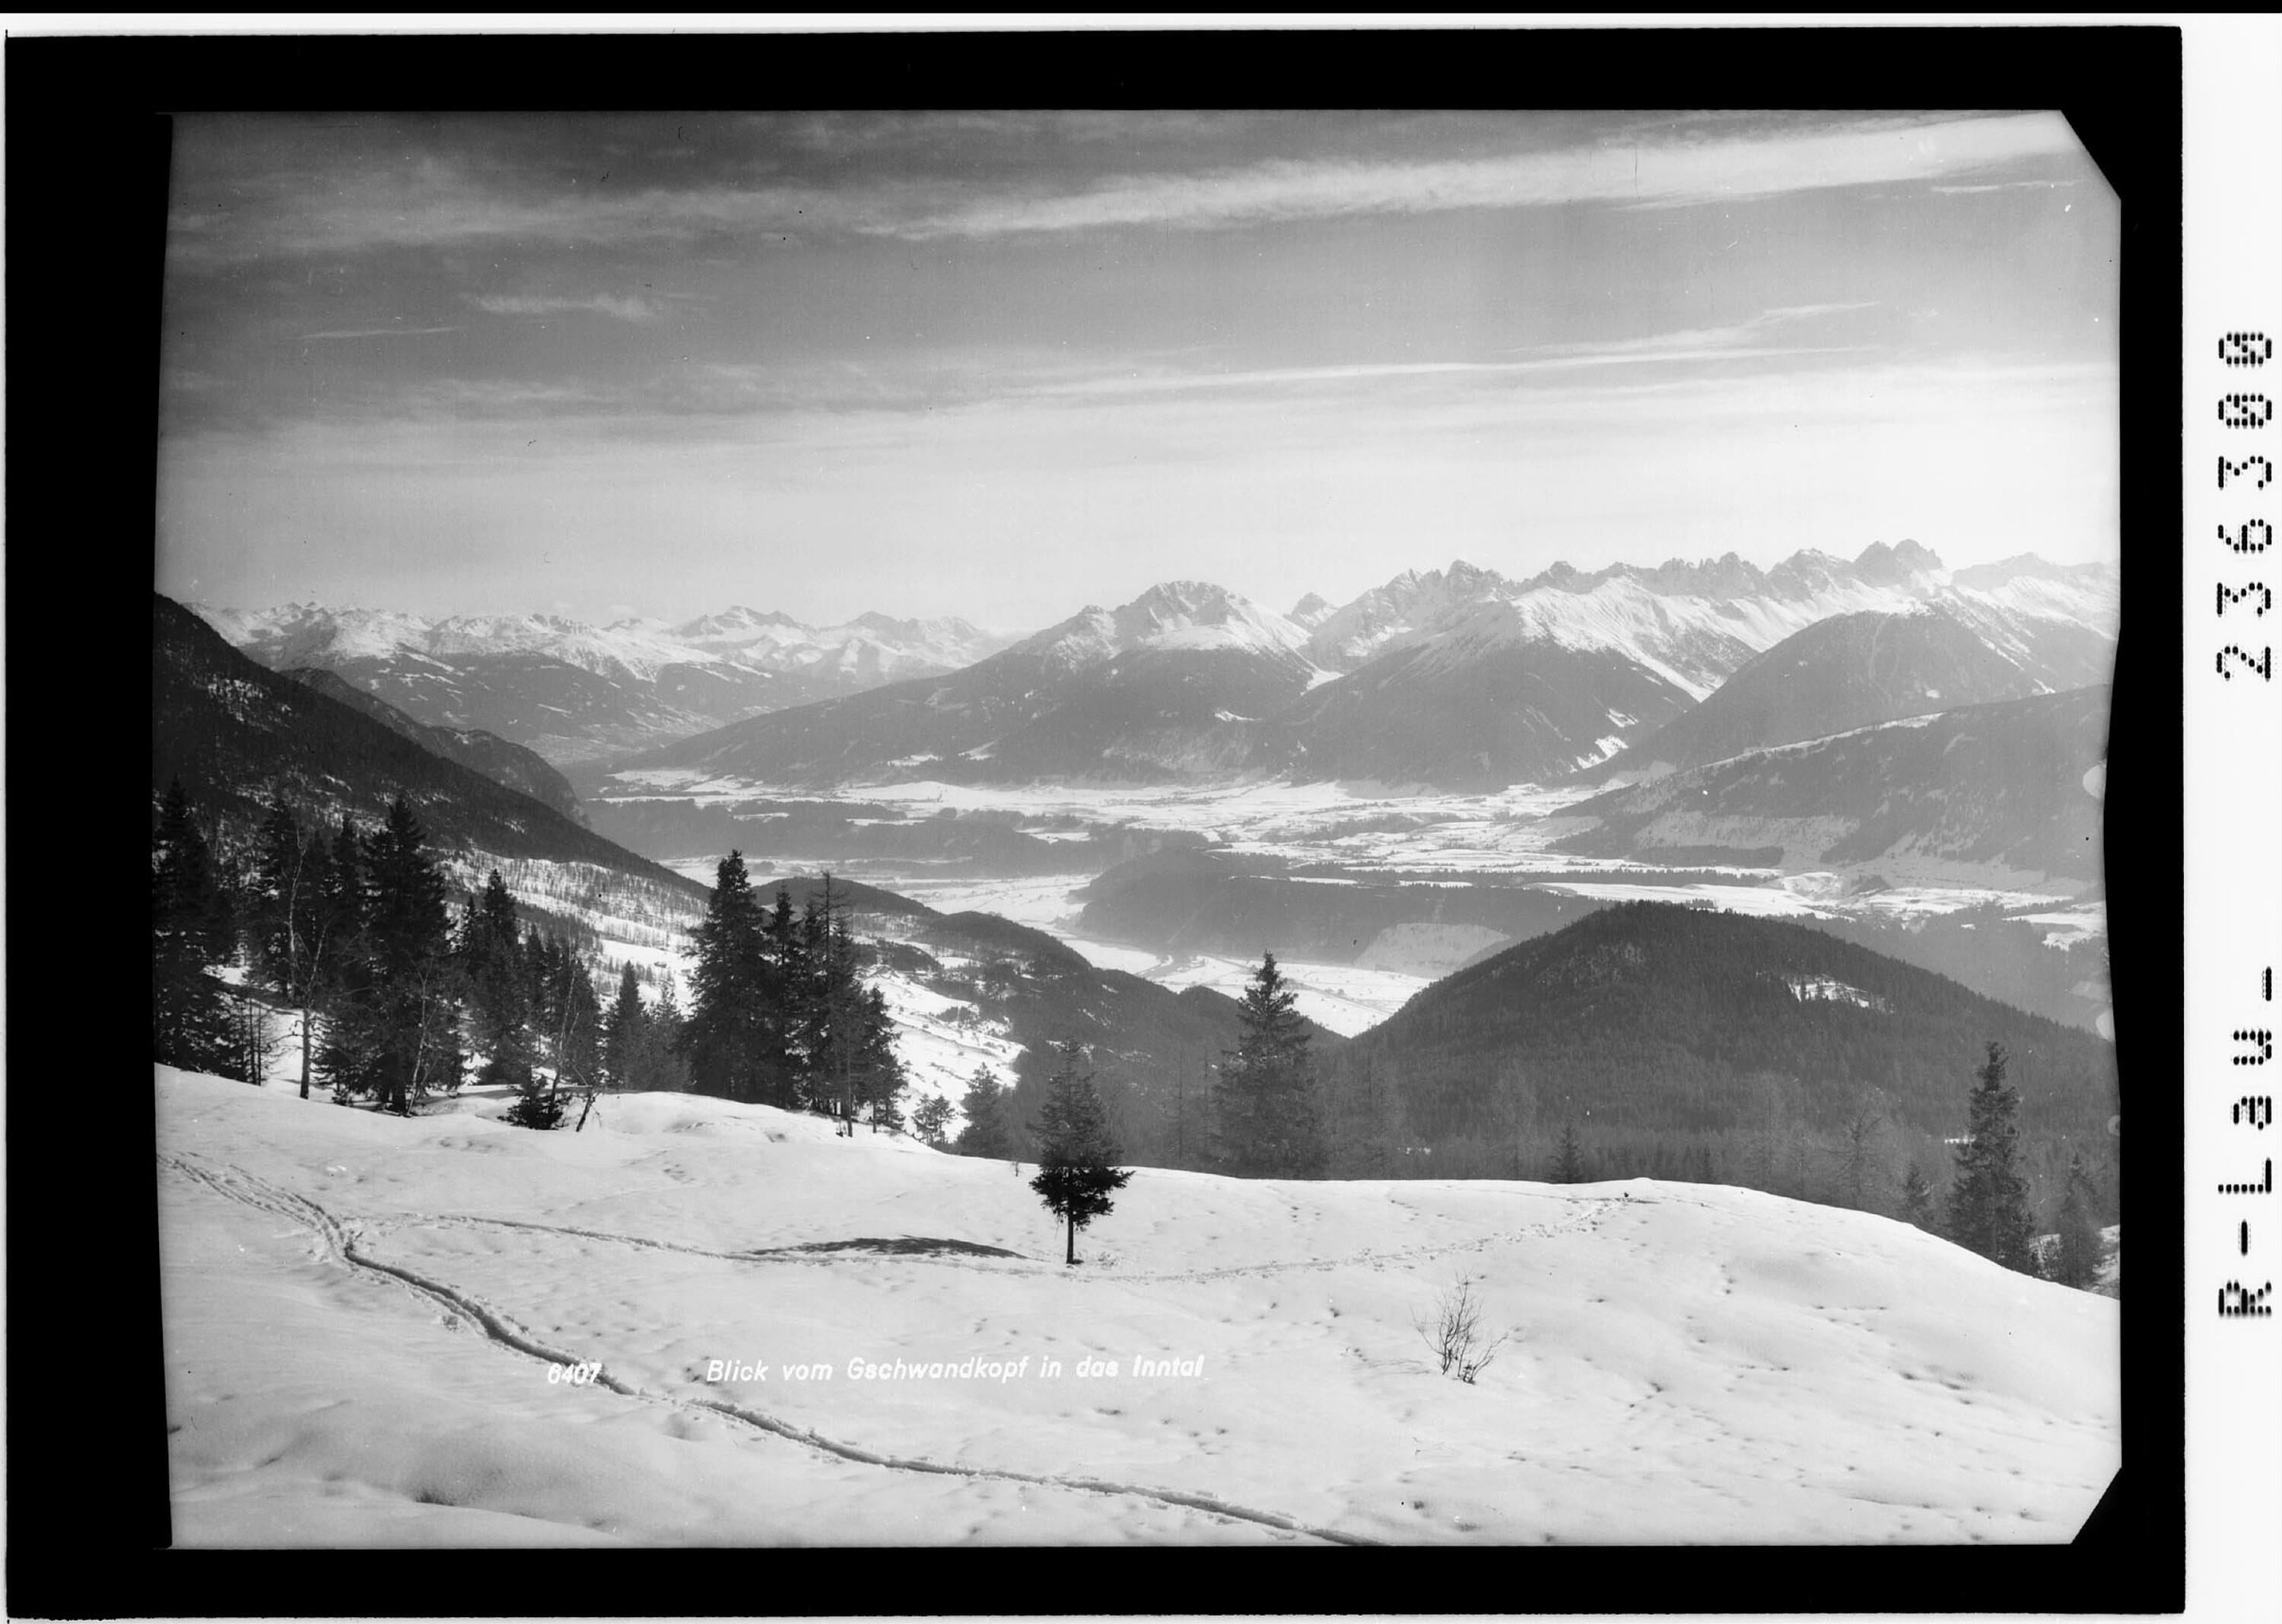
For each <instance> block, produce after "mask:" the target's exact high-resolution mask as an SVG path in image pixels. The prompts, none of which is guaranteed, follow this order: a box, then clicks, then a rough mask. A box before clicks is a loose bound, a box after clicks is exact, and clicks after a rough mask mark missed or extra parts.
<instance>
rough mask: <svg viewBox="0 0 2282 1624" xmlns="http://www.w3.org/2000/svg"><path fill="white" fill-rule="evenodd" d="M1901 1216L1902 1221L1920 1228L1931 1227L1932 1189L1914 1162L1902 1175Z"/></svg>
mask: <svg viewBox="0 0 2282 1624" xmlns="http://www.w3.org/2000/svg"><path fill="white" fill-rule="evenodd" d="M1901 1217H1902V1222H1903V1223H1905V1224H1916V1225H1917V1226H1918V1227H1919V1228H1920V1229H1922V1230H1930V1229H1931V1228H1933V1189H1932V1186H1930V1185H1928V1184H1927V1183H1926V1179H1925V1174H1924V1173H1923V1172H1922V1171H1921V1170H1920V1169H1919V1167H1918V1164H1917V1163H1916V1162H1911V1163H1910V1166H1909V1171H1907V1172H1906V1173H1904V1174H1903V1175H1902V1212H1901Z"/></svg>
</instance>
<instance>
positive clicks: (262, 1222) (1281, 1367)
mask: <svg viewBox="0 0 2282 1624" xmlns="http://www.w3.org/2000/svg"><path fill="white" fill-rule="evenodd" d="M155 1083H156V1088H157V1092H158V1133H159V1164H158V1169H157V1177H158V1180H159V1214H160V1239H161V1263H162V1286H161V1297H162V1309H163V1316H164V1333H165V1339H166V1366H167V1408H168V1419H169V1434H170V1436H169V1440H168V1443H169V1449H170V1462H171V1471H172V1482H173V1504H174V1511H175V1537H176V1540H177V1542H179V1543H181V1544H183V1545H190V1546H200V1545H203V1546H227V1545H274V1544H313V1545H323V1544H526V1543H527V1544H535V1545H545V1544H604V1543H612V1542H633V1543H660V1542H702V1543H747V1542H750V1543H760V1544H798V1543H858V1544H871V1543H877V1544H893V1543H935V1542H969V1541H972V1542H995V1543H1029V1542H1137V1543H1157V1542H1261V1541H1270V1542H1322V1541H1327V1540H1328V1541H1379V1542H1530V1543H1537V1542H1675V1541H1676V1542H1697V1541H1711V1542H1730V1541H1736V1542H1773V1543H1781V1542H1856V1541H1895V1542H1971V1541H1989V1542H2061V1541H2066V1540H2068V1539H2069V1538H2070V1537H2071V1536H2072V1535H2074V1534H2075V1532H2076V1528H2077V1527H2078V1526H2079V1524H2080V1523H2081V1522H2082V1521H2083V1519H2084V1517H2085V1516H2086V1515H2087V1514H2088V1513H2089V1512H2090V1511H2091V1510H2092V1506H2093V1504H2095V1502H2096V1501H2097V1500H2098V1498H2099V1496H2100V1493H2101V1492H2102V1490H2103V1489H2104V1488H2106V1487H2107V1482H2108V1480H2109V1479H2110V1477H2111V1475H2112V1474H2113V1473H2114V1472H2115V1469H2116V1466H2117V1465H2118V1462H2119V1459H2120V1436H2121V1434H2120V1405H2121V1390H2120V1381H2119V1360H2118V1324H2117V1314H2118V1308H2117V1305H2116V1303H2115V1302H2112V1301H2109V1300H2107V1299H2105V1298H2102V1297H2098V1296H2094V1295H2092V1294H2088V1293H2083V1292H2076V1291H2070V1290H2068V1289H2065V1288H2063V1287H2061V1286H2053V1285H2049V1284H2045V1283H2042V1282H2039V1281H2037V1280H2033V1279H2030V1278H2027V1277H2025V1276H2022V1275H2019V1274H2015V1273H2011V1272H2008V1271H2006V1270H2002V1269H2000V1268H1999V1267H1997V1266H1996V1265H1994V1264H1991V1263H1986V1262H1984V1261H1983V1260H1982V1259H1980V1258H1978V1257H1975V1256H1973V1255H1969V1254H1968V1253H1966V1252H1964V1251H1962V1250H1960V1249H1959V1248H1957V1247H1953V1246H1951V1245H1949V1244H1947V1243H1946V1242H1944V1241H1940V1240H1937V1239H1933V1238H1932V1237H1930V1236H1928V1235H1925V1234H1923V1233H1921V1232H1918V1231H1916V1230H1913V1229H1911V1228H1909V1227H1907V1226H1906V1225H1903V1224H1898V1223H1894V1222H1890V1221H1888V1220H1885V1219H1881V1218H1876V1217H1872V1216H1866V1215H1863V1214H1860V1213H1855V1212H1850V1211H1841V1210H1837V1209H1834V1208H1825V1207H1816V1206H1807V1205H1802V1204H1798V1203H1795V1202H1790V1201H1783V1200H1781V1199H1778V1198H1776V1197H1773V1196H1768V1195H1763V1194H1758V1193H1752V1192H1748V1191H1743V1190H1738V1189H1733V1188H1727V1187H1716V1186H1699V1185H1677V1184H1656V1183H1650V1182H1649V1181H1646V1180H1636V1181H1632V1182H1628V1183H1623V1184H1603V1185H1532V1184H1517V1183H1495V1182H1482V1183H1464V1184H1460V1183H1411V1182H1406V1183H1397V1184H1339V1183H1315V1184H1292V1183H1281V1182H1275V1181H1250V1182H1246V1181H1236V1180H1230V1179H1223V1178H1218V1177H1209V1176H1206V1175H1200V1174H1190V1173H1180V1172H1173V1171H1166V1170H1159V1169H1141V1170H1140V1171H1138V1172H1137V1174H1136V1175H1135V1177H1134V1178H1133V1181H1132V1183H1131V1185H1129V1187H1128V1188H1127V1189H1126V1190H1125V1191H1124V1192H1123V1193H1122V1194H1121V1195H1120V1196H1119V1197H1118V1201H1117V1207H1116V1210H1115V1211H1114V1213H1113V1214H1111V1215H1110V1216H1107V1217H1106V1218H1104V1219H1101V1220H1099V1221H1098V1223H1097V1224H1096V1225H1095V1226H1094V1228H1093V1229H1092V1230H1091V1231H1089V1232H1084V1233H1082V1234H1081V1236H1080V1237H1079V1253H1080V1255H1081V1257H1082V1258H1083V1260H1084V1264H1083V1267H1081V1268H1077V1269H1069V1268H1066V1267H1064V1266H1063V1265H1062V1263H1061V1261H1060V1259H1061V1246H1062V1238H1061V1234H1060V1232H1059V1228H1058V1226H1057V1224H1056V1222H1055V1220H1054V1219H1053V1218H1052V1216H1050V1215H1049V1214H1048V1213H1047V1212H1046V1211H1045V1210H1044V1208H1043V1207H1041V1206H1040V1204H1039V1203H1038V1201H1037V1200H1036V1197H1035V1196H1034V1195H1033V1194H1032V1193H1031V1192H1030V1191H1029V1190H1028V1187H1027V1185H1026V1182H1025V1180H1024V1179H1023V1178H1022V1177H1018V1176H1017V1174H1016V1173H1015V1172H1014V1171H1013V1170H1012V1169H1010V1168H1009V1167H1008V1165H1007V1164H1006V1163H1005V1162H987V1161H979V1160H967V1159H961V1158H957V1157H952V1156H947V1155H943V1154H937V1153H935V1152H933V1151H929V1150H928V1149H926V1148H924V1147H923V1146H920V1145H919V1144H917V1143H916V1142H914V1141H912V1140H910V1139H905V1138H894V1137H890V1136H885V1135H872V1134H869V1133H865V1134H859V1135H858V1137H857V1138H854V1139H852V1140H843V1139H839V1138H834V1135H833V1133H832V1130H831V1128H830V1127H829V1125H828V1124H827V1123H825V1122H823V1121H821V1120H819V1119H814V1118H809V1117H803V1116H796V1115H788V1114H785V1113H782V1112H778V1111H774V1110H771V1109H768V1108H766V1107H757V1106H739V1105H732V1104H728V1103H725V1102H722V1101H718V1100H708V1099H702V1098H698V1097H695V1096H690V1095H659V1094H649V1095H633V1096H626V1097H621V1098H612V1099H607V1100H604V1101H603V1102H602V1105H601V1107H599V1109H598V1111H597V1114H596V1116H595V1118H594V1120H593V1121H591V1122H589V1123H587V1125H586V1130H585V1131H583V1132H579V1133H575V1134H574V1133H570V1132H568V1131H563V1132H555V1133H538V1132H531V1131H524V1130H521V1129H516V1128H514V1127H510V1126H508V1125H507V1124H505V1123H501V1122H498V1121H495V1120H493V1119H492V1117H491V1115H489V1114H490V1113H492V1112H495V1111H496V1110H497V1109H499V1108H500V1105H501V1102H499V1101H493V1100H476V1099H469V1100H461V1101H458V1102H455V1103H456V1106H457V1107H458V1108H455V1109H451V1110H447V1111H446V1112H444V1113H443V1114H439V1115H432V1116H427V1117H420V1118H414V1119H411V1120H397V1119H392V1118H386V1117H382V1116H377V1115H372V1114H370V1113H368V1112H365V1111H362V1110H345V1109H342V1108H340V1107H336V1106H333V1105H331V1104H330V1103H328V1102H325V1101H323V1100H314V1101H309V1102H303V1101H301V1100H298V1099H295V1098H293V1097H292V1094H291V1091H290V1089H287V1088H284V1087H280V1086H272V1087H269V1088H266V1089H257V1088H252V1087H248V1086H246V1085H245V1084H238V1083H230V1082H225V1081H221V1080H219V1079H214V1078H208V1077H203V1076H188V1075H184V1074H181V1073H178V1072H175V1071H172V1070H170V1069H167V1068H157V1070H156V1077H155ZM867 1241H868V1242H873V1243H875V1244H873V1245H870V1246H868V1247H867V1246H865V1245H860V1244H851V1243H862V1242H867ZM1461 1276H1463V1277H1466V1278H1470V1279H1471V1281H1472V1282H1473V1283H1474V1290H1475V1291H1476V1292H1477V1293H1478V1294H1479V1295H1480V1297H1481V1299H1482V1301H1483V1303H1484V1307H1485V1309H1486V1319H1487V1320H1488V1322H1489V1323H1490V1325H1492V1326H1494V1328H1496V1329H1499V1330H1503V1331H1507V1332H1510V1333H1511V1339H1512V1340H1510V1343H1509V1344H1508V1345H1507V1346H1506V1347H1505V1348H1503V1349H1502V1352H1501V1353H1500V1354H1499V1355H1498V1356H1497V1358H1496V1359H1495V1361H1494V1363H1493V1364H1490V1365H1489V1366H1488V1367H1487V1369H1486V1370H1485V1371H1483V1372H1482V1374H1481V1376H1480V1379H1479V1382H1478V1383H1477V1384H1475V1385H1472V1386H1468V1385H1464V1384H1462V1383H1460V1382H1458V1381H1455V1380H1453V1379H1449V1378H1447V1377H1445V1376H1442V1375H1440V1374H1438V1373H1437V1372H1436V1371H1435V1370H1434V1368H1433V1367H1432V1364H1430V1363H1429V1362H1428V1356H1427V1351H1426V1349H1425V1348H1424V1345H1423V1343H1422V1341H1421V1339H1420V1337H1419V1335H1418V1333H1417V1330H1416V1329H1415V1325H1414V1322H1415V1321H1416V1320H1417V1319H1418V1318H1419V1317H1422V1316H1424V1315H1427V1314H1429V1313H1430V1312H1431V1311H1432V1308H1433V1306H1434V1303H1435V1300H1436V1297H1437V1295H1438V1294H1439V1293H1440V1292H1441V1291H1443V1290H1444V1289H1446V1288H1447V1287H1448V1286H1450V1285H1451V1283H1452V1282H1454V1281H1455V1280H1456V1279H1457V1278H1460V1277H1461ZM1136 1356H1143V1357H1146V1358H1149V1359H1152V1360H1158V1359H1164V1360H1170V1361H1173V1362H1175V1365H1174V1370H1175V1373H1167V1374H1157V1373H1152V1374H1145V1375H1137V1374H1136V1371H1135V1365H1134V1360H1135V1357H1136ZM851 1361H856V1362H861V1364H867V1365H873V1366H881V1365H884V1366H885V1367H886V1369H887V1370H888V1371H889V1372H890V1374H889V1375H887V1376H885V1377H875V1378H871V1379H866V1378H865V1377H864V1376H863V1375H861V1374H853V1375H851V1373H850V1371H851V1364H850V1362H851ZM897 1361H902V1362H903V1363H904V1365H905V1366H907V1367H908V1366H918V1367H920V1369H921V1371H923V1372H925V1373H923V1374H921V1375H920V1376H917V1377H910V1376H897V1375H895V1374H893V1373H892V1372H893V1371H895V1368H896V1364H897ZM969 1361H974V1362H976V1365H977V1366H978V1367H980V1368H979V1369H977V1370H975V1371H969V1372H968V1373H964V1374H962V1373H961V1372H962V1371H968V1362H969ZM1025 1361H1027V1364H1025V1363H1024V1362H1025ZM1050 1361H1051V1362H1054V1364H1053V1366H1052V1369H1051V1370H1050V1368H1049V1363H1048V1362H1050ZM1096 1361H1098V1362H1099V1364H1098V1366H1097V1365H1096V1364H1093V1363H1092V1362H1096ZM717 1362H718V1364H717ZM582 1364H583V1365H586V1367H588V1368H593V1369H595V1370H596V1373H595V1374H594V1376H593V1379H591V1380H584V1381H567V1380H563V1379H550V1371H553V1373H554V1374H555V1376H556V1377H557V1378H560V1377H561V1376H562V1374H563V1371H564V1369H565V1368H566V1367H574V1366H581V1365H582ZM795 1364H809V1365H811V1366H813V1367H815V1368H816V1369H818V1370H829V1371H831V1372H832V1374H831V1376H830V1378H829V1379H817V1378H816V1377H815V1376H813V1375H811V1377H810V1379H798V1378H797V1377H795V1376H792V1375H790V1374H788V1371H787V1369H786V1367H787V1366H788V1365H795ZM723 1365H728V1366H734V1367H735V1368H734V1369H726V1370H725V1369H723V1368H721V1367H722V1366H723ZM994 1365H997V1366H1006V1367H1011V1368H1012V1370H1013V1373H1012V1374H1008V1373H1007V1372H1006V1371H997V1372H995V1373H992V1374H983V1373H981V1371H982V1370H987V1369H988V1368H989V1367H991V1366H994ZM756 1366H765V1379H761V1376H760V1374H759V1373H757V1371H755V1370H754V1368H753V1367H756ZM937 1366H942V1367H943V1370H942V1371H937V1369H936V1367H937ZM1113 1366H1114V1373H1113V1371H1112V1368H1111V1367H1113ZM709 1367H711V1369H710V1373H709ZM1096 1370H1098V1372H1099V1373H1091V1374H1089V1373H1086V1372H1088V1371H1096Z"/></svg>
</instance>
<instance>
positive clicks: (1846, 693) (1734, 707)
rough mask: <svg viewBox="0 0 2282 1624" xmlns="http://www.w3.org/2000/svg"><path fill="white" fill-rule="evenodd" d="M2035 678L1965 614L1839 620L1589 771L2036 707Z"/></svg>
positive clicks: (1678, 762) (1784, 646)
mask: <svg viewBox="0 0 2282 1624" xmlns="http://www.w3.org/2000/svg"><path fill="white" fill-rule="evenodd" d="M2037 686H2038V685H2037V677H2036V675H2035V674H2034V673H2033V672H2030V671H2027V670H2024V669H2022V666H2020V665H2019V664H2015V663H2014V662H2013V661H2012V660H2009V659H2007V658H2006V657H2005V656H2004V655H2002V654H2000V653H1999V652H1998V650H1997V649H1996V648H1995V647H1993V646H1992V645H1991V643H1990V642H1989V641H1987V640H1986V639H1985V638H1983V637H1981V636H1979V635H1977V634H1976V633H1974V632H1973V631H1971V630H1969V629H1968V627H1966V626H1964V625H1963V624H1962V623H1961V622H1960V621H1959V620H1958V619H1956V618H1954V617H1952V616H1950V615H1946V614H1944V613H1942V612H1941V611H1940V610H1935V609H1927V610H1922V611H1921V612H1919V613H1917V614H1908V615H1898V614H1891V613H1886V612H1882V611H1868V610H1865V611H1863V612H1860V613H1857V614H1851V615H1833V616H1831V617H1830V618H1828V619H1827V620H1818V621H1816V622H1815V623H1814V624H1813V625H1812V626H1806V627H1804V628H1803V629H1801V630H1799V631H1797V632H1794V633H1791V634H1790V635H1789V637H1786V638H1784V639H1783V640H1782V641H1781V642H1779V643H1777V644H1776V645H1775V646H1774V648H1772V649H1768V650H1767V651H1766V653H1764V654H1761V655H1759V656H1758V657H1756V658H1754V659H1752V660H1750V661H1749V662H1748V663H1746V664H1744V666H1743V669H1742V670H1740V671H1738V672H1735V675H1733V676H1731V677H1729V678H1728V679H1727V680H1726V681H1725V682H1723V683H1721V684H1720V685H1719V688H1717V689H1715V690H1714V691H1713V692H1712V693H1711V696H1710V697H1708V698H1707V699H1705V700H1704V703H1702V704H1700V705H1697V706H1696V707H1695V708H1694V709H1692V710H1690V711H1687V712H1686V713H1684V714H1682V715H1680V716H1679V717H1677V718H1675V719H1673V720H1672V721H1669V722H1667V723H1665V725H1664V726H1663V727H1659V728H1658V729H1657V730H1656V732H1654V733H1652V734H1649V736H1648V737H1646V738H1644V739H1642V741H1641V742H1639V743H1637V744H1634V745H1633V746H1631V747H1630V748H1629V749H1626V750H1623V751H1622V752H1620V753H1619V754H1618V755H1617V756H1616V757H1615V758H1613V759H1611V760H1610V761H1607V762H1603V763H1602V764H1600V765H1597V766H1595V767H1593V768H1591V769H1589V770H1588V772H1589V774H1590V775H1592V776H1595V777H1603V778H1605V776H1606V775H1608V774H1611V773H1624V772H1636V771H1639V770H1642V769H1644V768H1648V767H1649V766H1652V765H1657V764H1661V765H1666V766H1672V767H1693V766H1701V765H1704V763H1705V762H1709V761H1719V760H1723V759H1725V758H1727V757H1729V756H1736V755H1741V754H1742V753H1743V751H1745V750H1761V749H1765V748H1766V747H1768V746H1770V745H1776V744H1793V743H1797V742H1799V741H1800V740H1803V739H1820V738H1824V737H1827V736H1828V735H1829V734H1835V733H1844V732H1846V731H1847V730H1848V729H1850V728H1855V727H1868V726H1870V725H1871V724H1872V723H1874V722H1888V721H1893V720H1895V719H1898V718H1900V717H1906V716H1923V715H1927V714H1929V713H1930V712H1933V711H1952V710H1955V709H1956V708H1957V707H1958V706H1960V705H1977V704H1989V703H1996V702H1998V701H1999V700H2006V699H2025V698H2027V697H2028V696H2029V695H2032V694H2034V693H2036V692H2037Z"/></svg>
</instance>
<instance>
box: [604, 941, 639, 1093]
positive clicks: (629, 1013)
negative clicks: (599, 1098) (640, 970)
mask: <svg viewBox="0 0 2282 1624" xmlns="http://www.w3.org/2000/svg"><path fill="white" fill-rule="evenodd" d="M648 1023H649V1012H648V1010H647V1009H645V1008H643V1007H642V998H641V983H640V979H639V978H638V977H637V976H636V975H635V974H634V967H633V964H632V963H631V962H629V963H628V964H627V965H626V967H625V969H624V970H622V971H621V972H619V975H618V996H617V1001H616V1002H614V1003H613V1004H612V1005H611V1006H610V1009H609V1014H607V1015H605V1016H604V1017H603V1020H602V1073H603V1076H605V1077H606V1078H608V1079H609V1086H610V1087H612V1088H624V1087H625V1086H626V1078H627V1075H628V1073H629V1072H630V1071H631V1070H632V1068H633V1056H634V1053H635V1051H636V1050H637V1049H638V1048H639V1047H640V1044H641V1039H642V1029H643V1028H644V1027H645V1026H647V1025H648Z"/></svg>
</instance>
